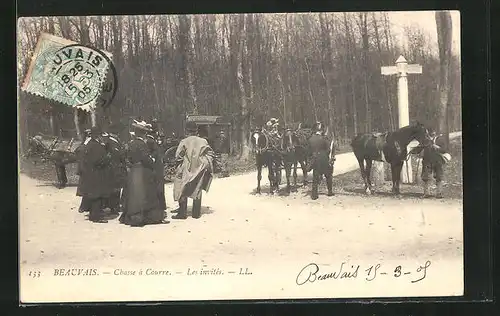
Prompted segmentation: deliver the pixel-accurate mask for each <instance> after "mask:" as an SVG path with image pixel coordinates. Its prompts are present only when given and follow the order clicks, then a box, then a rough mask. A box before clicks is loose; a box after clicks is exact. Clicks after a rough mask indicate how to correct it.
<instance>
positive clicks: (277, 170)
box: [274, 158, 282, 191]
mask: <svg viewBox="0 0 500 316" xmlns="http://www.w3.org/2000/svg"><path fill="white" fill-rule="evenodd" d="M281 162H282V160H281V158H276V160H275V172H274V173H275V183H276V191H279V189H280V184H281Z"/></svg>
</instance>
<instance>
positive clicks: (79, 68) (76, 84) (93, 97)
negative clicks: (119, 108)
mask: <svg viewBox="0 0 500 316" xmlns="http://www.w3.org/2000/svg"><path fill="white" fill-rule="evenodd" d="M48 68H49V69H50V73H51V75H52V76H51V77H50V79H49V80H48V82H47V83H46V84H47V86H49V87H50V91H51V92H52V93H54V94H57V95H58V96H59V99H60V100H61V101H62V102H63V103H66V104H68V105H72V106H76V107H79V108H86V107H95V106H102V107H107V106H109V105H110V104H111V102H112V101H113V98H114V97H115V95H116V90H117V82H118V79H117V74H116V69H115V67H114V65H113V62H112V60H111V56H110V55H109V56H108V54H106V53H104V52H103V51H101V50H99V49H96V48H93V47H90V46H87V45H82V44H72V45H67V46H64V47H62V48H60V49H58V50H57V51H56V52H55V53H53V56H52V58H51V59H50V64H49V67H48Z"/></svg>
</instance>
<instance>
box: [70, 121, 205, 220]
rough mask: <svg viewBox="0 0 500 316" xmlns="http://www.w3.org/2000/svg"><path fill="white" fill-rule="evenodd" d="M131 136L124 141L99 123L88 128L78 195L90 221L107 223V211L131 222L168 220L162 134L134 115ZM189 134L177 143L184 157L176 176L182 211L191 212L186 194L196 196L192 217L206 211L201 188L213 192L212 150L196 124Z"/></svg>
mask: <svg viewBox="0 0 500 316" xmlns="http://www.w3.org/2000/svg"><path fill="white" fill-rule="evenodd" d="M132 130H133V131H132V132H131V133H130V135H131V140H130V141H129V142H128V144H126V145H124V144H123V143H122V142H121V141H120V140H119V138H118V136H117V134H115V133H111V132H103V131H102V130H101V129H100V128H98V127H93V128H92V129H90V130H87V131H86V139H85V141H84V143H83V144H82V146H81V148H80V150H79V152H78V157H79V162H78V172H77V174H78V175H79V182H78V189H77V196H81V197H82V201H81V205H80V210H79V211H80V212H86V211H88V212H89V220H90V221H92V222H96V223H106V222H107V220H106V219H105V217H106V215H107V214H115V215H116V214H119V213H120V212H121V216H120V222H121V223H123V224H127V225H130V226H144V225H149V224H167V223H169V221H168V220H166V218H167V213H166V209H167V206H166V199H165V186H164V165H163V151H162V148H161V146H160V144H161V139H160V138H159V137H158V136H159V135H158V132H157V130H155V128H153V125H152V124H148V123H146V122H145V121H138V120H134V122H133V123H132ZM188 133H190V134H189V135H188V137H186V138H185V139H184V140H182V141H181V143H180V144H179V146H178V148H177V152H176V159H177V161H178V162H179V163H178V168H177V172H176V176H175V180H174V200H175V201H178V202H179V209H178V210H177V212H178V214H177V216H174V217H172V218H180V219H185V218H186V217H187V198H189V197H191V198H193V199H194V202H193V217H199V216H200V214H201V190H206V191H208V188H209V186H210V182H211V175H212V170H213V167H212V158H213V153H212V150H211V148H210V146H209V145H208V143H207V141H206V140H205V139H204V138H201V137H198V136H197V126H196V125H195V126H194V128H193V126H188Z"/></svg>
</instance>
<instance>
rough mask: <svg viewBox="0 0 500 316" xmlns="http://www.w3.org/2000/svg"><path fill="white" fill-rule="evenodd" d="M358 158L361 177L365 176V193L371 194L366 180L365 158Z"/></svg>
mask: <svg viewBox="0 0 500 316" xmlns="http://www.w3.org/2000/svg"><path fill="white" fill-rule="evenodd" d="M356 158H357V159H358V164H359V170H360V171H361V177H362V178H363V183H364V184H365V193H366V194H370V193H371V192H370V190H369V189H368V183H367V182H366V176H365V163H364V158H358V157H356Z"/></svg>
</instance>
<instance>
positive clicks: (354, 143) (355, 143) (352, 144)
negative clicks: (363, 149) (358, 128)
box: [350, 134, 361, 149]
mask: <svg viewBox="0 0 500 316" xmlns="http://www.w3.org/2000/svg"><path fill="white" fill-rule="evenodd" d="M360 138H361V135H359V134H358V135H356V136H354V138H353V139H352V140H351V143H350V145H351V147H352V148H353V149H354V147H356V145H357V144H358V142H359V139H360Z"/></svg>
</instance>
